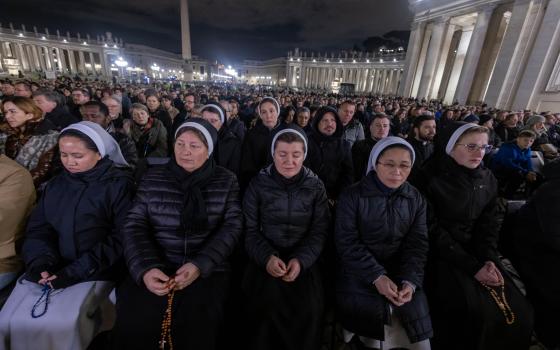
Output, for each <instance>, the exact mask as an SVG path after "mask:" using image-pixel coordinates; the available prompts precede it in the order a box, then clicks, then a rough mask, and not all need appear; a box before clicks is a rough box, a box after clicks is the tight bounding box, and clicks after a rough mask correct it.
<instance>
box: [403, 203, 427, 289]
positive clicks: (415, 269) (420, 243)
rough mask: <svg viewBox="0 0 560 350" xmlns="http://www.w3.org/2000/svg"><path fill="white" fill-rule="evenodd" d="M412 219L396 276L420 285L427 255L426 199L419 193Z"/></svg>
mask: <svg viewBox="0 0 560 350" xmlns="http://www.w3.org/2000/svg"><path fill="white" fill-rule="evenodd" d="M417 203H418V205H414V207H416V208H417V211H416V213H415V214H414V220H413V222H412V226H411V227H410V230H409V232H408V234H407V235H406V237H405V239H404V241H403V243H402V247H401V249H402V258H401V263H400V269H399V274H398V278H399V279H400V280H401V281H408V282H412V283H413V284H414V285H415V286H417V287H421V286H422V282H423V280H424V268H425V265H426V260H427V256H428V227H427V225H426V201H425V200H424V199H423V198H422V197H421V196H420V195H419V196H418V200H417Z"/></svg>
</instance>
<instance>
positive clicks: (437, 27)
mask: <svg viewBox="0 0 560 350" xmlns="http://www.w3.org/2000/svg"><path fill="white" fill-rule="evenodd" d="M448 23H449V19H448V18H447V17H442V18H439V19H437V20H436V22H435V23H434V28H433V31H432V37H431V39H430V45H429V47H428V52H427V56H426V62H425V64H424V69H423V71H422V78H421V79H420V85H419V87H418V94H417V96H416V97H418V98H420V99H421V98H426V99H429V98H430V96H431V94H432V88H433V87H434V80H435V79H434V78H435V71H436V68H437V63H438V61H439V57H440V56H441V48H442V44H443V37H444V34H445V32H446V30H447V26H448Z"/></svg>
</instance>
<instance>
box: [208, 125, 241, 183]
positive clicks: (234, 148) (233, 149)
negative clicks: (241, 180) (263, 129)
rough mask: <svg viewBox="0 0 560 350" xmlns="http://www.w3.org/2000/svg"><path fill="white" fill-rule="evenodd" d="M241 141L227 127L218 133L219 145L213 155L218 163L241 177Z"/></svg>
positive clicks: (223, 127)
mask: <svg viewBox="0 0 560 350" xmlns="http://www.w3.org/2000/svg"><path fill="white" fill-rule="evenodd" d="M241 147H242V143H241V140H240V139H239V138H238V137H237V136H236V135H235V134H233V133H232V132H231V131H230V130H229V129H228V128H227V127H226V126H225V125H224V126H222V129H220V131H219V132H218V144H217V146H216V148H215V149H214V152H213V155H214V159H215V160H216V163H217V164H218V165H220V166H223V167H224V168H226V169H228V170H230V171H231V172H232V173H234V174H235V175H236V176H239V168H240V166H241Z"/></svg>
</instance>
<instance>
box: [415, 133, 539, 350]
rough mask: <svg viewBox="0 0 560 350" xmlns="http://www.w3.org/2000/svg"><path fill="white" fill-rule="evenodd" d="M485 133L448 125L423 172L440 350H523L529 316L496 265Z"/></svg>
mask: <svg viewBox="0 0 560 350" xmlns="http://www.w3.org/2000/svg"><path fill="white" fill-rule="evenodd" d="M491 149H492V146H491V145H489V144H488V129H487V128H486V127H483V126H479V125H477V124H469V123H464V122H450V123H449V124H448V125H447V126H446V127H445V128H443V129H442V130H441V131H440V133H439V136H438V137H437V138H436V143H435V152H434V155H433V156H432V158H430V159H429V160H428V161H427V162H426V163H425V165H424V166H423V169H422V172H421V173H422V174H421V178H422V179H423V180H422V181H421V184H420V186H421V188H422V192H423V193H424V195H425V197H426V199H427V201H428V203H429V209H430V210H429V213H428V227H429V230H428V232H429V238H430V248H431V249H430V256H429V260H428V268H427V274H426V276H427V278H426V290H427V291H429V294H428V297H429V301H430V309H431V312H432V315H433V317H432V320H433V323H434V333H435V337H434V339H433V342H432V343H433V344H435V345H436V346H437V348H438V349H457V350H462V349H464V350H486V349H493V350H500V349H503V350H506V349H507V350H516V349H519V350H526V349H528V348H529V345H530V342H531V333H532V330H533V311H532V308H531V307H530V305H529V304H528V302H527V300H526V299H525V298H524V296H523V295H522V294H521V292H520V290H519V289H518V288H517V287H516V285H515V284H514V282H513V280H512V279H511V277H510V276H509V274H508V272H507V271H506V269H505V268H504V265H503V264H502V262H501V259H500V254H499V252H498V249H497V245H498V233H499V229H500V224H499V220H500V219H499V215H498V210H497V201H496V199H497V195H498V186H497V181H496V179H495V178H494V175H492V172H491V171H490V170H489V169H487V168H486V167H485V166H484V164H483V163H482V159H483V158H484V156H485V155H486V154H487V153H489V152H490V151H491Z"/></svg>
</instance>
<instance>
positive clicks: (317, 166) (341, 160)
mask: <svg viewBox="0 0 560 350" xmlns="http://www.w3.org/2000/svg"><path fill="white" fill-rule="evenodd" d="M327 113H333V114H334V115H335V119H336V131H335V132H334V134H333V135H331V136H325V135H323V134H322V133H321V132H320V131H319V129H318V125H319V122H320V121H321V119H323V117H324V116H325V114H327ZM311 129H312V132H311V135H310V137H309V151H308V154H307V159H306V161H305V165H306V166H307V167H309V169H311V170H312V171H313V172H314V173H315V174H317V176H319V178H320V179H321V180H322V181H323V183H324V184H325V188H326V190H327V196H328V198H329V199H335V200H336V199H337V198H338V195H339V194H340V192H341V191H342V190H343V189H345V188H346V187H348V186H350V185H351V184H352V183H353V182H354V181H353V180H354V170H353V169H354V167H353V164H352V153H351V146H350V143H349V142H348V141H346V140H343V139H342V134H343V133H344V127H343V126H342V122H341V121H340V117H339V116H338V113H337V111H336V110H335V109H334V108H330V107H325V108H321V109H320V110H319V111H317V114H316V115H315V117H314V118H313V124H312V125H311Z"/></svg>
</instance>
